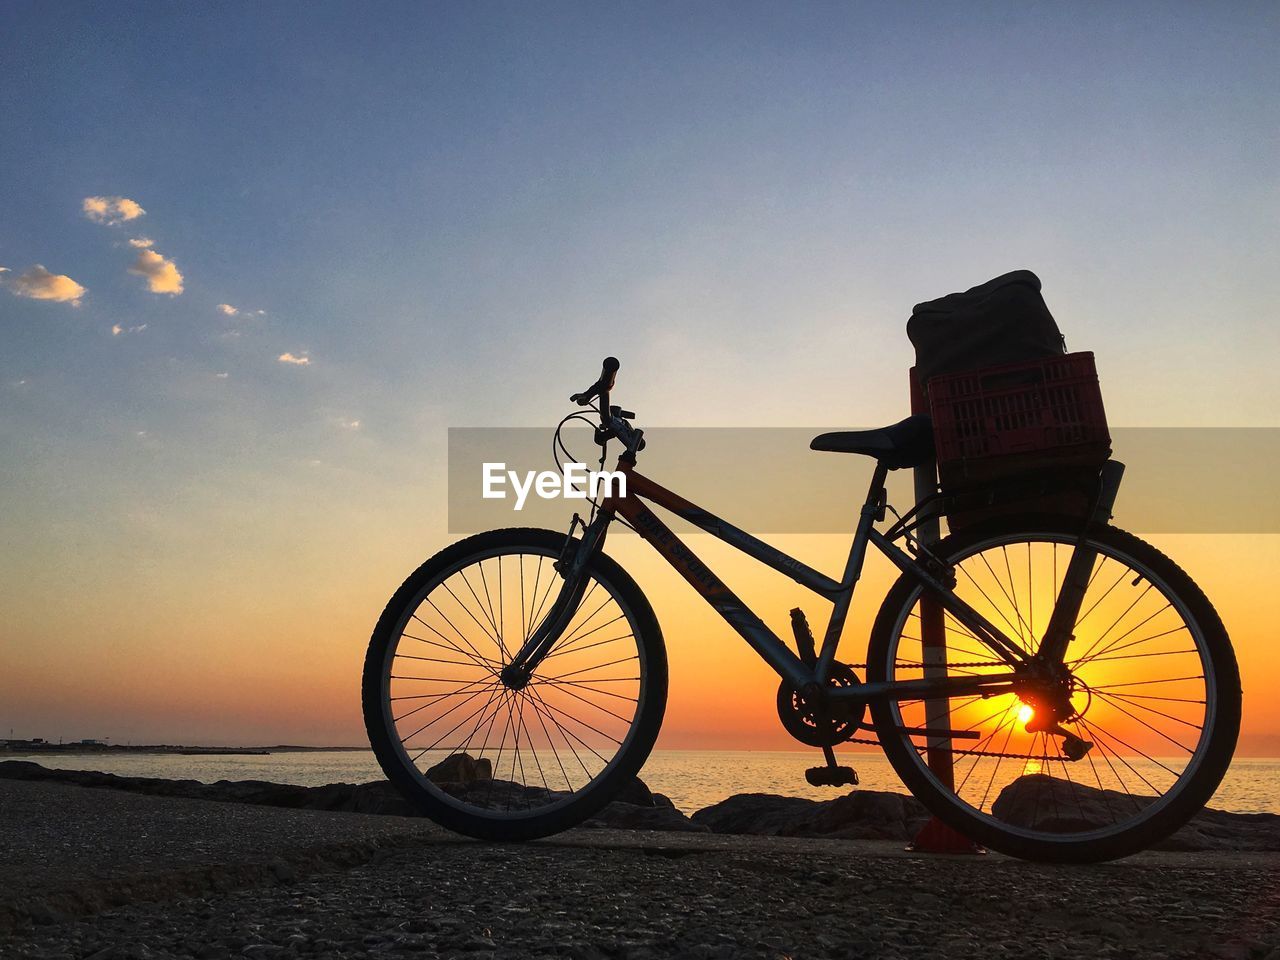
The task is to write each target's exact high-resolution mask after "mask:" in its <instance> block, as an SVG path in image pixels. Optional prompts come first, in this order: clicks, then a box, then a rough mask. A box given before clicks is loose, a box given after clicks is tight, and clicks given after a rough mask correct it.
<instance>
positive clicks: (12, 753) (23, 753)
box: [0, 743, 369, 757]
mask: <svg viewBox="0 0 1280 960" xmlns="http://www.w3.org/2000/svg"><path fill="white" fill-rule="evenodd" d="M368 752H369V748H368V747H305V746H298V745H296V744H277V745H275V746H264V747H205V746H198V745H191V746H186V745H183V744H141V745H137V746H134V745H116V744H110V745H108V744H102V745H94V744H83V743H66V744H61V743H45V744H24V745H23V746H0V757H34V756H47V755H50V754H52V755H57V756H101V755H103V754H109V755H121V754H142V755H146V756H184V757H193V756H201V757H203V756H249V757H265V756H270V755H271V754H273V753H368Z"/></svg>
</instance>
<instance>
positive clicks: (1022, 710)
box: [1018, 703, 1036, 727]
mask: <svg viewBox="0 0 1280 960" xmlns="http://www.w3.org/2000/svg"><path fill="white" fill-rule="evenodd" d="M1035 715H1036V711H1035V708H1034V707H1033V706H1031V704H1029V703H1024V704H1023V705H1022V706H1020V707H1019V708H1018V722H1019V723H1020V724H1022V725H1023V726H1024V727H1025V726H1026V725H1027V721H1029V720H1030V719H1031V718H1032V717H1034V716H1035Z"/></svg>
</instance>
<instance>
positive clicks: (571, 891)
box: [0, 784, 1280, 960]
mask: <svg viewBox="0 0 1280 960" xmlns="http://www.w3.org/2000/svg"><path fill="white" fill-rule="evenodd" d="M10 786H12V785H3V787H0V843H3V846H0V850H4V851H5V853H6V854H8V853H10V852H12V853H14V854H16V857H15V858H14V859H10V858H9V857H8V856H6V857H5V859H6V861H8V862H6V863H5V865H4V867H3V871H4V872H3V873H2V874H0V881H2V882H3V886H0V904H2V903H3V902H4V901H5V898H7V899H8V901H9V902H11V903H12V902H16V900H17V899H18V898H19V897H21V896H24V895H25V896H27V899H28V901H29V902H30V901H31V899H32V896H33V894H31V893H30V892H28V893H26V894H22V893H19V888H21V887H23V886H24V885H27V884H28V881H30V885H29V886H27V890H28V891H31V890H37V889H39V890H43V891H44V895H45V896H46V897H47V898H53V899H55V900H56V897H57V896H58V893H59V891H60V890H65V889H66V888H67V887H68V886H69V885H78V887H79V888H80V889H82V890H83V889H96V888H100V887H102V885H104V884H111V883H113V882H117V880H118V878H119V876H120V875H121V873H120V872H121V871H126V872H127V874H128V876H131V877H135V878H136V877H141V876H145V875H148V873H153V874H160V875H163V874H164V873H165V871H172V870H173V869H174V868H175V860H174V858H175V857H179V858H180V857H181V852H182V844H183V842H185V843H186V844H188V845H189V846H190V847H191V848H192V849H196V850H200V851H203V852H204V856H205V859H204V860H203V867H200V868H192V869H205V870H208V871H214V870H216V869H218V868H217V864H216V863H215V861H217V860H219V859H223V860H225V861H226V864H224V866H227V867H228V868H229V867H230V866H234V865H237V864H240V865H242V864H244V863H261V864H266V865H268V869H266V870H265V871H262V872H258V873H253V872H249V873H247V874H244V875H238V874H231V875H227V876H223V878H222V879H221V880H213V881H208V882H205V883H204V885H203V887H202V886H201V885H200V883H199V882H196V881H193V882H192V884H191V885H190V886H189V887H186V888H179V887H174V888H171V889H168V890H159V891H157V890H156V889H155V888H154V887H152V888H147V887H139V888H138V890H137V891H136V892H135V895H134V898H133V899H129V898H125V900H124V901H123V902H115V903H111V904H106V905H105V906H100V907H96V906H94V905H93V904H92V903H90V904H87V905H85V904H81V905H80V906H79V907H78V908H76V910H75V911H67V912H62V913H59V912H58V911H57V910H51V911H50V912H49V913H48V914H45V915H40V916H30V917H28V918H27V919H24V920H22V921H21V922H20V923H17V925H11V926H10V929H9V932H8V933H7V934H5V933H3V932H0V956H2V957H4V958H5V960H8V958H10V957H14V958H17V957H39V958H51V960H52V958H61V957H76V958H80V957H95V958H100V960H105V958H114V957H119V958H139V960H147V958H161V957H171V956H179V957H203V958H210V960H212V958H230V957H250V958H254V957H257V958H270V957H294V956H314V957H330V958H345V957H357V956H386V957H394V956H419V957H467V958H476V960H479V958H485V957H495V958H497V957H546V958H552V957H555V958H558V957H568V958H647V957H694V958H713V960H714V958H725V960H730V958H739V957H771V958H780V957H794V958H809V957H813V958H827V957H830V958H852V957H876V958H895V957H897V958H904V960H905V958H910V957H948V958H952V957H981V958H983V960H992V958H1002V957H1011V958H1012V957H1017V958H1019V960H1023V958H1041V957H1064V958H1065V957H1071V958H1073V960H1074V958H1076V957H1196V958H1203V957H1211V958H1212V957H1218V958H1241V960H1246V958H1269V960H1280V885H1277V884H1276V882H1275V877H1276V876H1277V875H1280V871H1278V870H1277V867H1280V857H1277V856H1276V855H1269V854H1256V855H1248V854H1212V855H1193V854H1144V855H1142V856H1140V857H1134V858H1131V859H1129V860H1126V861H1123V862H1120V863H1114V864H1106V865H1102V866H1093V867H1084V868H1080V867H1077V868H1067V867H1050V866H1042V865H1035V864H1027V863H1021V862H1018V861H1014V860H1009V859H1006V858H1003V857H999V856H995V855H989V856H984V857H963V858H961V857H954V858H951V857H936V858H922V857H917V856H912V855H908V854H905V853H903V852H902V851H901V850H900V849H899V847H898V846H897V845H895V844H886V843H878V842H866V841H862V842H848V841H815V840H779V839H769V838H757V837H710V836H704V835H688V834H656V833H641V832H619V831H606V830H598V831H576V832H572V833H569V834H566V835H564V839H561V840H558V841H542V842H539V843H533V844H525V845H510V846H508V845H493V844H481V843H474V842H470V841H462V840H457V839H455V838H453V837H451V836H449V835H446V834H442V833H440V832H438V831H434V830H431V829H429V828H425V829H424V828H421V827H418V825H417V824H413V823H411V822H409V821H400V820H398V819H397V818H392V817H361V816H359V815H344V814H326V813H315V812H310V811H287V810H275V809H266V808H255V807H240V806H234V805H218V804H207V803H201V802H199V801H176V800H162V799H154V798H146V797H136V796H130V795H114V794H111V793H107V792H104V791H98V790H84V789H80V788H74V787H54V786H51V785H46V784H24V785H22V786H23V787H26V788H30V787H41V788H43V789H44V790H45V791H46V792H45V794H44V800H45V804H44V807H43V811H42V812H40V811H37V810H35V809H34V808H33V807H32V806H31V805H30V802H29V801H30V797H28V798H27V802H26V804H25V812H23V813H21V814H15V813H14V811H15V810H17V809H19V808H20V807H24V804H23V803H19V804H18V805H16V806H15V805H14V804H12V803H11V801H12V800H13V795H12V793H11V792H10V789H9V788H10ZM117 799H122V800H124V801H126V804H125V805H126V806H128V805H130V804H135V803H136V804H137V805H138V807H137V809H133V810H129V811H125V812H126V813H127V814H128V815H131V816H133V817H138V818H144V819H134V820H128V819H126V820H124V821H121V820H119V819H118V815H119V814H120V813H121V810H120V809H119V808H117V807H116V806H115V803H114V802H113V801H115V800H117ZM94 808H98V809H99V811H100V814H101V816H99V817H98V818H97V819H98V823H97V824H96V827H95V829H96V831H97V832H96V834H95V838H91V839H90V840H89V841H88V842H86V843H85V844H84V845H80V844H79V841H78V840H72V839H70V838H68V837H67V836H65V828H64V826H63V824H64V823H65V822H66V820H67V819H69V820H70V821H72V822H76V821H77V818H78V817H80V816H88V812H89V811H91V810H92V809H94ZM188 808H199V809H196V810H193V809H188ZM206 808H207V809H206ZM144 810H148V811H149V813H145V814H144V812H143V811H144ZM201 811H203V812H201ZM225 811H230V812H229V813H225V815H224V812H225ZM36 813H39V814H40V823H39V824H33V823H32V822H31V819H30V818H31V816H32V815H33V814H36ZM295 818H300V819H295ZM366 821H369V822H375V823H376V822H381V823H383V824H387V823H388V822H390V824H391V826H390V827H389V828H388V832H386V833H379V832H378V828H377V827H376V826H375V825H374V823H369V825H368V826H365V824H366ZM122 822H123V823H125V824H128V825H129V826H128V827H127V829H129V830H134V831H136V830H138V829H142V830H143V831H144V835H143V836H141V837H134V838H123V837H122V836H121V834H123V833H124V832H125V830H126V828H123V827H122V826H121V823H122ZM24 824H25V826H26V827H27V828H30V833H29V834H28V833H27V832H24V827H23V825H24ZM397 827H398V828H399V829H398V831H397V830H396V828H397ZM406 827H407V829H406ZM414 827H418V829H417V830H416V832H415V830H414V829H413V828H414ZM206 830H211V831H213V833H212V834H210V835H206V834H205V832H204V831H206ZM289 830H293V831H294V832H293V833H288V832H287V831H289ZM366 830H369V831H373V834H372V835H371V834H369V833H363V832H362V831H366ZM184 831H185V837H186V839H185V841H184V840H183V837H184ZM241 831H243V833H242V832H241ZM157 837H158V838H160V839H159V842H157V841H156V838H157ZM99 844H102V845H104V846H99ZM299 844H300V845H301V846H298V845H299ZM325 844H328V845H329V846H328V848H327V849H333V850H347V851H348V854H347V855H344V856H329V857H328V858H326V857H325V856H321V855H319V854H316V853H315V851H317V850H323V849H326V847H325V846H324V845H325ZM342 844H347V846H346V847H343V846H341V845H342ZM37 848H39V851H40V852H38V853H36V852H34V851H35V850H36V849H37ZM301 849H306V850H310V851H312V853H311V854H309V855H306V856H300V855H298V853H297V851H298V850H301ZM126 850H127V851H131V852H132V853H130V854H126V855H127V856H132V860H131V861H130V862H129V863H127V864H122V863H121V862H120V861H119V860H118V859H115V857H116V853H115V851H126ZM351 851H355V852H351ZM78 860H80V861H82V860H90V861H96V862H97V866H94V867H93V868H92V869H87V868H86V867H85V865H84V864H80V865H79V866H77V861H78ZM272 863H274V864H276V865H277V866H276V867H274V868H273V867H271V866H270V865H271V864H272ZM281 863H283V864H285V868H284V869H278V865H279V864H281ZM63 868H67V869H69V870H70V872H69V873H67V874H65V875H64V876H65V877H66V878H69V880H67V881H66V882H64V881H62V880H59V875H60V874H61V873H62V870H63ZM113 871H115V872H114V873H113ZM75 913H78V914H79V917H78V918H77V917H76V916H75V915H74V914H75ZM32 921H38V922H35V923H33V922H32Z"/></svg>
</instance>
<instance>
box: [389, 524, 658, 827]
mask: <svg viewBox="0 0 1280 960" xmlns="http://www.w3.org/2000/svg"><path fill="white" fill-rule="evenodd" d="M564 545H565V535H564V534H563V533H555V532H553V531H550V530H532V529H511V530H495V531H493V532H491V533H483V534H479V535H477V536H474V537H469V538H468V539H466V540H463V541H461V542H459V543H456V544H454V545H453V546H451V547H449V548H447V549H445V550H443V551H441V552H440V553H438V554H437V555H436V556H434V557H432V558H431V559H430V560H428V561H427V562H426V563H425V564H423V565H422V566H421V567H420V568H419V569H418V570H416V571H415V572H414V573H413V574H412V575H411V576H410V577H409V578H408V580H406V581H405V583H404V585H403V586H402V587H401V588H400V589H399V590H398V591H397V592H396V594H395V596H394V597H392V599H391V601H390V603H388V604H387V608H386V610H385V611H384V612H383V614H382V617H381V619H380V620H379V621H378V625H377V627H376V628H375V629H374V632H373V637H372V639H371V640H370V643H369V651H368V654H367V656H366V658H365V667H364V684H363V703H364V718H365V726H366V729H367V731H368V734H369V741H370V744H371V745H372V746H373V750H374V753H375V755H376V756H377V758H378V762H379V763H380V764H381V766H382V769H383V771H384V772H385V773H386V775H387V778H388V779H389V780H391V782H392V783H394V784H395V785H396V786H397V787H398V788H399V790H400V792H401V793H402V794H404V795H405V796H406V797H407V798H409V799H410V800H411V801H412V802H413V803H414V804H416V805H417V806H418V808H419V809H421V810H422V812H423V813H425V814H426V815H427V816H429V817H431V818H432V819H433V820H435V821H436V822H437V823H440V824H441V825H443V826H446V827H449V828H450V829H453V830H456V831H458V832H459V833H464V834H467V835H469V836H473V837H478V838H481V839H487V840H528V839H533V838H535V837H542V836H547V835H549V834H552V833H556V832H558V831H560V830H564V829H567V828H568V827H571V826H574V825H575V824H577V823H580V822H581V821H583V820H585V819H587V818H588V817H590V816H591V815H592V814H593V813H595V812H596V811H598V810H599V809H600V808H601V807H603V806H604V805H605V804H606V803H608V802H609V800H610V799H612V798H613V796H614V795H615V794H616V793H617V792H618V791H619V790H620V789H622V788H623V787H624V786H626V784H627V783H628V782H630V781H631V779H632V778H634V777H635V775H636V774H637V773H638V772H639V770H640V767H641V766H642V765H643V764H644V761H645V759H646V758H647V757H648V755H649V751H650V750H651V749H652V747H653V743H654V740H655V739H656V737H657V734H658V728H659V726H660V724H661V722H662V714H663V710H664V708H665V706H666V696H667V661H666V653H665V649H664V647H663V643H662V634H661V631H660V630H659V628H658V622H657V620H656V618H655V617H654V615H653V609H652V608H651V607H650V605H649V603H648V601H647V600H646V599H645V597H644V594H643V593H641V592H640V588H639V587H638V586H637V585H636V583H635V581H634V580H632V579H631V577H630V576H628V575H627V573H626V572H625V571H624V570H623V569H622V568H621V567H620V566H618V564H617V563H616V562H614V561H613V560H611V559H610V558H609V557H607V556H605V555H603V554H600V555H597V556H596V557H595V559H594V560H593V561H592V563H591V565H590V567H589V568H588V571H587V577H588V580H587V583H586V587H585V591H584V593H583V596H582V600H581V601H580V603H579V605H578V608H577V611H576V612H575V613H574V615H573V617H572V619H571V620H570V621H569V623H568V625H567V627H566V628H565V630H564V631H563V632H562V634H561V635H560V637H559V639H557V641H556V643H555V645H554V646H553V647H552V648H551V650H550V652H549V653H548V654H547V655H546V657H545V658H544V659H543V660H542V662H541V663H540V664H539V665H538V667H537V669H536V670H535V672H534V674H533V676H532V678H531V679H530V680H529V682H528V683H526V684H524V685H523V686H520V687H516V688H513V687H509V686H507V685H506V684H504V683H503V681H502V679H501V678H500V674H501V671H502V668H503V667H504V666H506V665H507V663H509V662H510V658H511V657H512V656H513V655H514V654H515V653H516V651H518V650H519V649H520V647H521V645H522V644H523V643H524V642H525V641H526V640H527V639H528V638H529V636H530V635H531V634H532V633H533V632H534V631H535V630H536V629H537V627H538V625H539V624H540V623H541V622H542V620H543V619H544V618H545V617H546V616H547V615H548V613H549V612H550V610H551V607H552V606H553V604H554V601H555V599H556V597H557V595H558V593H559V591H560V588H561V586H562V584H563V580H562V579H561V578H560V576H559V574H557V573H556V572H555V570H554V567H553V564H554V563H555V561H556V559H557V558H558V557H559V556H560V554H561V551H562V549H563V548H564Z"/></svg>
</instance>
